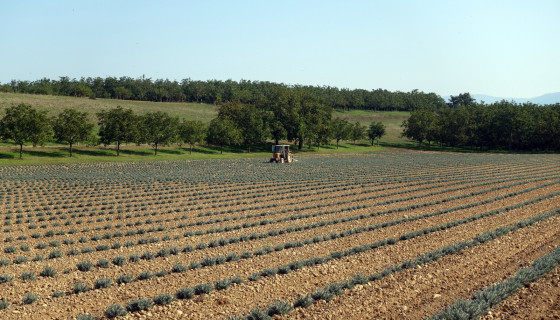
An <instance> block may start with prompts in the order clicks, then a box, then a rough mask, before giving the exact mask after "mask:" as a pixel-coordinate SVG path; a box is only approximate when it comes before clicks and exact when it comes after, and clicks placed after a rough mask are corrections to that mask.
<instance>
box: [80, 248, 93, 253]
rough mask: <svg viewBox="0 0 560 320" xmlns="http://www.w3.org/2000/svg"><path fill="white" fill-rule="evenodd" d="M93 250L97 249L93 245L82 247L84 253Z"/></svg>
mask: <svg viewBox="0 0 560 320" xmlns="http://www.w3.org/2000/svg"><path fill="white" fill-rule="evenodd" d="M93 251H95V250H93V248H92V247H83V248H82V253H90V252H93Z"/></svg>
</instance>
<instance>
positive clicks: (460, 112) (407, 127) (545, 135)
mask: <svg viewBox="0 0 560 320" xmlns="http://www.w3.org/2000/svg"><path fill="white" fill-rule="evenodd" d="M402 127H403V133H402V135H403V136H406V137H407V138H409V139H412V140H415V141H418V143H419V144H421V143H423V142H428V144H430V143H431V142H437V143H439V144H440V145H443V144H445V145H448V146H452V147H454V146H460V147H476V148H479V149H493V150H500V149H501V150H525V151H531V150H557V151H558V150H560V104H556V105H548V106H537V105H534V104H530V103H525V104H516V103H513V102H508V101H501V102H496V103H493V104H490V105H484V104H477V103H470V104H469V105H459V106H457V107H456V108H447V109H442V110H439V111H437V112H434V111H430V110H418V111H414V112H412V113H411V116H410V118H409V119H408V120H405V121H404V122H403V124H402Z"/></svg>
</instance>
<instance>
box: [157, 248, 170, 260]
mask: <svg viewBox="0 0 560 320" xmlns="http://www.w3.org/2000/svg"><path fill="white" fill-rule="evenodd" d="M170 254H171V253H170V252H169V250H168V249H161V250H159V251H158V252H157V256H158V257H162V258H165V257H168V256H169V255H170Z"/></svg>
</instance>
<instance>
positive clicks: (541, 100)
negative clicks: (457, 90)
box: [443, 92, 560, 105]
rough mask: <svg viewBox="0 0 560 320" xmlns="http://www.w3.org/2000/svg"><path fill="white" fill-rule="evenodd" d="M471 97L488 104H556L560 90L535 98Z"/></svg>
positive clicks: (479, 95)
mask: <svg viewBox="0 0 560 320" xmlns="http://www.w3.org/2000/svg"><path fill="white" fill-rule="evenodd" d="M471 97H473V98H474V99H476V101H477V102H482V101H484V103H486V104H490V103H494V102H498V101H502V100H506V101H514V102H516V103H525V102H531V103H534V104H541V105H543V104H554V103H560V92H553V93H547V94H543V95H542V96H538V97H534V98H504V97H493V96H489V95H486V94H472V95H471ZM443 99H445V101H449V96H445V97H443Z"/></svg>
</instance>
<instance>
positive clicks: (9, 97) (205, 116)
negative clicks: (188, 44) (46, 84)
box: [0, 93, 410, 165]
mask: <svg viewBox="0 0 560 320" xmlns="http://www.w3.org/2000/svg"><path fill="white" fill-rule="evenodd" d="M19 103H26V104H30V105H32V106H33V107H36V108H37V109H39V110H47V111H48V113H49V115H56V114H58V113H59V112H60V111H62V110H63V109H65V108H76V109H79V110H82V111H86V112H88V113H89V115H90V119H91V121H92V122H94V123H96V121H97V119H96V117H95V114H96V113H97V112H99V111H101V110H105V109H110V108H114V107H116V106H122V107H123V108H130V109H132V110H133V111H134V112H135V113H138V114H145V113H147V112H151V111H162V112H167V113H169V114H170V115H172V116H178V117H180V118H186V119H193V120H201V121H203V122H205V123H208V122H210V120H211V119H213V118H214V117H215V116H216V115H217V111H218V110H217V109H218V107H217V106H214V105H211V104H199V103H169V102H145V101H129V100H115V99H96V100H92V99H88V98H76V97H63V96H49V95H32V94H19V93H0V115H3V114H4V109H6V108H7V107H10V106H12V105H17V104H19ZM408 116H409V113H408V112H383V111H379V112H374V111H364V110H353V111H346V112H341V111H334V112H333V117H339V118H343V119H346V120H348V121H350V122H352V123H353V122H356V121H359V122H360V123H362V124H363V125H366V126H368V125H369V124H370V123H371V122H372V121H381V122H383V123H384V124H385V126H386V127H387V134H386V136H384V137H383V138H382V139H381V142H382V145H383V144H385V145H386V146H387V145H388V146H393V145H394V146H407V145H409V144H410V142H408V141H407V140H406V139H403V138H401V137H400V133H401V128H400V125H401V123H402V121H403V120H404V119H407V118H408ZM96 130H97V128H96ZM75 148H76V149H75V153H74V155H75V157H73V158H69V157H68V156H69V153H68V150H67V147H66V146H61V145H57V144H56V143H47V144H46V146H45V147H32V146H24V152H23V158H24V159H23V160H19V159H18V157H19V153H18V149H17V147H16V146H14V145H13V144H9V143H6V142H0V165H21V164H44V163H84V162H105V161H108V162H111V161H151V160H152V161H153V160H172V159H180V158H185V157H188V158H189V159H212V158H252V157H263V158H264V159H266V158H267V157H268V156H269V149H270V145H269V144H267V145H263V146H261V147H260V148H253V150H254V151H256V152H253V153H247V152H246V150H245V149H244V148H243V147H230V148H224V154H223V155H221V154H220V151H219V148H213V147H197V148H195V149H194V150H193V154H192V155H190V154H189V151H188V149H187V148H186V147H183V148H181V147H177V146H170V147H163V148H161V149H160V150H159V152H158V153H159V154H158V156H157V157H156V156H154V155H153V149H152V148H151V147H150V146H147V145H144V146H139V147H138V146H135V145H124V146H123V148H122V151H121V153H122V156H120V157H116V151H115V149H114V148H113V147H93V148H88V147H85V146H79V145H77V146H75ZM293 149H294V150H295V149H296V148H295V147H294V148H293ZM376 149H379V147H375V148H372V147H370V146H369V145H368V142H367V141H366V140H364V141H358V143H357V144H356V145H354V144H352V143H341V145H340V148H339V149H336V145H334V144H331V145H327V146H321V148H316V147H312V148H308V146H307V145H306V146H305V147H304V149H303V150H301V151H296V152H297V153H300V154H301V153H305V154H327V153H355V152H357V153H361V152H370V151H372V150H376Z"/></svg>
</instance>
